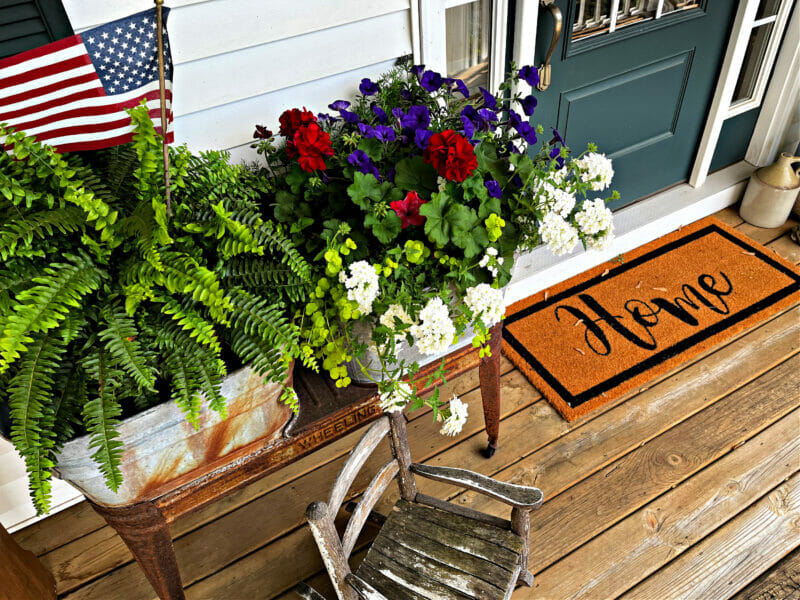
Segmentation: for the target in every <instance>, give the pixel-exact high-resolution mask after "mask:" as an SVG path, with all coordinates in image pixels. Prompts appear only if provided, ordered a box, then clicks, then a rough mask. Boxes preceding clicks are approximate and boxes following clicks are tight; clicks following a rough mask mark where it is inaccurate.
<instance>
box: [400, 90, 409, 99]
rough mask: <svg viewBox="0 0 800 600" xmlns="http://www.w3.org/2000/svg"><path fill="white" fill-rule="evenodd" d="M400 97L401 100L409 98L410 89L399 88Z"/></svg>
mask: <svg viewBox="0 0 800 600" xmlns="http://www.w3.org/2000/svg"><path fill="white" fill-rule="evenodd" d="M400 97H401V98H402V99H403V100H411V97H412V96H411V90H406V89H402V90H400Z"/></svg>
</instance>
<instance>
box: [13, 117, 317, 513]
mask: <svg viewBox="0 0 800 600" xmlns="http://www.w3.org/2000/svg"><path fill="white" fill-rule="evenodd" d="M131 118H132V121H133V123H134V126H135V128H136V133H135V136H134V141H133V143H131V144H128V145H126V146H122V147H116V148H111V149H107V150H102V151H98V152H92V153H86V154H80V155H77V154H74V155H70V156H61V155H60V154H58V153H56V152H54V151H53V149H52V148H50V147H48V146H46V145H43V144H40V143H38V142H36V141H35V140H34V139H33V138H29V137H26V136H25V135H24V134H23V133H17V132H14V131H12V130H11V129H9V128H7V127H5V126H3V125H0V137H2V136H7V138H6V143H7V144H9V145H10V146H12V149H11V151H10V153H5V152H4V153H0V207H2V210H3V214H4V215H5V218H4V220H3V222H2V224H0V258H2V259H3V265H2V267H0V324H1V325H0V384H2V385H0V402H2V403H6V404H8V406H9V408H10V413H11V418H12V432H11V436H12V441H13V443H14V445H15V447H16V448H17V449H18V450H19V451H20V453H21V454H22V456H23V457H24V459H25V462H26V465H27V470H28V474H29V478H30V484H31V495H32V497H33V500H34V503H35V505H36V507H37V510H38V511H39V512H46V511H47V509H48V506H49V493H50V482H49V477H50V469H51V468H52V467H53V464H54V461H55V458H56V456H57V453H58V452H59V451H60V449H61V448H62V446H63V444H64V443H65V442H66V441H68V440H69V439H71V438H72V437H74V436H75V435H81V434H84V433H87V434H88V435H89V436H90V444H89V445H90V448H91V449H92V452H93V454H92V457H93V458H94V460H95V461H96V462H97V464H98V466H99V468H100V470H101V472H102V474H103V476H104V478H105V480H106V483H107V484H108V486H109V487H110V488H111V489H114V490H116V489H118V487H119V486H120V485H121V483H122V471H121V466H120V460H121V456H122V442H121V440H120V439H119V435H118V433H117V426H118V423H119V420H120V418H121V417H122V415H123V413H124V411H133V410H141V409H144V408H147V407H148V406H149V405H151V404H153V403H155V402H158V401H161V400H164V399H166V398H171V400H173V401H174V402H176V403H177V404H178V406H179V407H180V408H181V410H182V411H183V412H184V413H185V415H186V417H187V419H188V420H189V421H190V422H191V423H193V424H197V423H198V420H199V418H200V414H201V411H202V410H203V407H204V406H206V405H207V406H208V407H209V408H210V409H211V410H214V411H217V412H219V413H221V414H223V415H224V414H225V412H226V407H225V398H224V397H223V396H222V393H221V382H222V379H223V378H224V376H225V375H226V373H227V367H226V364H225V362H224V361H223V353H226V354H225V356H231V354H230V350H232V351H233V354H234V355H235V356H236V357H237V359H238V361H239V363H237V364H236V366H238V365H239V364H246V363H248V362H252V363H253V366H254V368H255V369H256V371H257V372H259V373H260V374H261V375H263V376H264V378H265V379H266V380H268V381H273V382H281V383H282V382H283V381H284V380H285V378H286V374H287V368H288V365H289V363H290V361H291V360H292V358H302V359H303V360H304V362H306V363H307V364H312V363H313V357H309V356H308V355H307V354H304V353H303V352H302V350H301V348H300V344H299V329H298V327H297V325H296V324H295V323H294V322H293V319H292V316H293V315H292V313H290V312H288V311H287V309H286V308H285V304H284V302H286V301H287V300H290V299H298V298H301V297H304V296H307V294H308V291H309V289H310V287H311V284H310V281H311V276H312V269H311V267H310V266H309V263H308V262H307V261H306V259H305V258H304V257H303V256H302V255H301V254H300V253H299V252H298V251H297V249H296V247H295V245H294V242H293V240H292V238H291V236H290V235H288V234H287V233H286V232H285V231H284V230H283V228H282V226H278V225H276V224H275V223H273V222H272V221H270V220H268V219H264V218H263V217H262V216H261V210H260V206H259V203H260V200H261V187H260V186H261V184H260V183H259V182H258V180H257V179H256V178H255V177H254V176H253V174H252V173H251V172H250V171H249V170H247V169H246V168H244V167H242V166H235V165H231V164H229V161H228V158H229V157H228V155H227V154H226V153H224V152H206V153H203V154H201V155H199V156H198V155H193V154H192V153H190V152H189V151H188V150H187V149H186V148H185V147H173V148H170V175H171V187H170V193H171V210H170V211H168V210H167V203H166V200H165V195H166V189H165V187H164V180H163V155H162V142H161V139H160V138H159V137H158V136H157V135H156V133H155V130H154V128H153V124H152V122H151V121H150V119H149V117H148V114H147V110H146V109H145V108H144V107H138V108H136V109H134V110H132V111H131ZM299 177H300V178H301V179H302V174H300V175H299ZM168 212H169V213H171V214H168ZM286 398H287V400H288V401H292V398H291V397H290V396H286Z"/></svg>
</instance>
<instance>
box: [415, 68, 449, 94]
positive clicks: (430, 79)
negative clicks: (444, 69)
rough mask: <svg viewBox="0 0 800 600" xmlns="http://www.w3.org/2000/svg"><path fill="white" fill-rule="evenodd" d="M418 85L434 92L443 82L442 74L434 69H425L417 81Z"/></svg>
mask: <svg viewBox="0 0 800 600" xmlns="http://www.w3.org/2000/svg"><path fill="white" fill-rule="evenodd" d="M419 83H420V85H421V86H422V87H423V88H424V89H426V90H427V91H429V92H435V91H436V90H438V89H439V88H440V87H442V84H443V83H444V79H442V76H441V75H440V74H439V73H437V72H436V71H425V72H424V73H423V74H422V79H420V81H419Z"/></svg>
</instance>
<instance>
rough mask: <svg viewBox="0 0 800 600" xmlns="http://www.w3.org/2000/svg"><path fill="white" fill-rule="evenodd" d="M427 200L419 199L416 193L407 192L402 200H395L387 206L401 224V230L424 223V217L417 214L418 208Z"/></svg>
mask: <svg viewBox="0 0 800 600" xmlns="http://www.w3.org/2000/svg"><path fill="white" fill-rule="evenodd" d="M426 202H427V200H423V199H422V198H420V197H419V194H417V192H408V194H406V197H405V198H403V199H402V200H395V201H394V202H392V203H390V204H389V206H390V207H391V208H392V210H393V211H394V212H396V213H397V216H398V217H400V221H401V222H402V224H403V229H405V228H406V227H408V226H409V225H422V224H423V223H424V222H425V217H423V216H422V215H421V214H419V207H420V206H422V205H423V204H425V203H426Z"/></svg>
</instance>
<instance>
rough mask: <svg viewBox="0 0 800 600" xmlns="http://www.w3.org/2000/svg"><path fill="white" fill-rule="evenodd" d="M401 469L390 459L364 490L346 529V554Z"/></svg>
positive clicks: (344, 538)
mask: <svg viewBox="0 0 800 600" xmlns="http://www.w3.org/2000/svg"><path fill="white" fill-rule="evenodd" d="M399 470H400V465H399V464H398V462H397V460H396V459H395V460H390V461H389V462H388V463H386V464H385V465H383V468H382V469H381V470H380V471H378V473H377V475H375V477H373V478H372V481H370V483H369V486H368V487H367V489H366V490H365V491H364V495H363V496H362V497H361V501H360V502H359V503H358V506H357V507H356V509H355V510H354V511H353V515H352V516H351V517H350V521H349V522H348V523H347V529H345V531H344V536H343V537H342V548H344V553H345V556H350V553H351V552H352V551H353V547H354V546H355V544H356V540H357V539H358V534H359V533H361V529H362V528H363V527H364V523H365V522H366V521H367V518H368V517H369V513H370V511H371V510H372V507H373V506H375V503H376V502H377V501H378V500H379V499H380V497H381V496H382V495H383V492H385V491H386V488H387V487H389V484H390V483H391V482H392V480H393V479H394V478H395V477H396V476H397V472H398V471H399Z"/></svg>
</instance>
